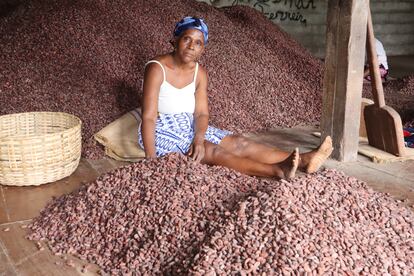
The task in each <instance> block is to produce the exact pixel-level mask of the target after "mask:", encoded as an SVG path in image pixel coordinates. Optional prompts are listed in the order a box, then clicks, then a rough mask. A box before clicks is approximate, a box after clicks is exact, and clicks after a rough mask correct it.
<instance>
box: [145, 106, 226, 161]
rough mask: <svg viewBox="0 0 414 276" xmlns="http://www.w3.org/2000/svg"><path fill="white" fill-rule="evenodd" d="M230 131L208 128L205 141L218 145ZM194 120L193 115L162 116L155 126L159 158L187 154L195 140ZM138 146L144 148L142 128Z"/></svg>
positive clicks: (160, 115) (156, 147) (159, 116)
mask: <svg viewBox="0 0 414 276" xmlns="http://www.w3.org/2000/svg"><path fill="white" fill-rule="evenodd" d="M230 134H232V133H231V132H230V131H227V130H221V129H218V128H215V127H211V126H208V128H207V131H206V135H205V137H204V139H205V140H207V141H209V142H211V143H213V144H216V145H218V144H219V143H220V142H221V140H222V139H223V138H224V137H226V136H227V135H230ZM194 136H195V133H194V118H193V114H192V113H177V114H162V113H160V114H159V115H158V118H157V122H156V125H155V149H156V154H157V156H158V157H159V156H163V155H165V154H167V153H171V152H180V153H182V154H186V153H187V152H188V151H189V150H190V146H191V144H192V143H193V140H194ZM138 144H139V145H140V146H141V148H144V144H143V142H142V134H141V126H139V128H138Z"/></svg>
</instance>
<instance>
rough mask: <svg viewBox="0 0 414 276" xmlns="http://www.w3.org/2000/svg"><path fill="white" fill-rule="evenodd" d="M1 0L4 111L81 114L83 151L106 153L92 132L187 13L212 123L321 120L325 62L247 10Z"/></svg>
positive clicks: (118, 106) (126, 98) (191, 4)
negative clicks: (197, 28) (201, 30)
mask: <svg viewBox="0 0 414 276" xmlns="http://www.w3.org/2000/svg"><path fill="white" fill-rule="evenodd" d="M1 7H2V10H1V11H0V68H1V71H2V74H0V115H3V114H9V113H18V112H31V111H60V112H68V113H71V114H74V115H77V116H78V117H80V118H81V119H82V121H83V130H82V134H83V152H82V154H83V156H84V157H89V158H98V157H100V156H102V153H103V152H102V151H101V150H99V148H98V147H97V146H96V145H95V142H94V140H93V138H92V135H93V134H94V133H96V132H97V131H99V130H100V129H101V128H103V127H104V126H106V125H107V124H109V123H110V122H111V121H113V120H115V119H117V118H118V117H120V116H121V115H122V114H124V113H125V112H127V111H130V110H131V109H133V108H135V107H137V106H139V105H140V99H141V96H142V91H141V86H142V81H143V72H144V64H145V63H146V62H147V61H148V60H150V59H151V58H153V57H154V56H156V55H159V54H162V53H166V52H169V51H171V50H172V47H171V45H170V42H169V41H170V39H171V38H172V30H173V27H174V24H175V23H176V22H177V21H178V20H179V19H181V18H182V17H183V16H187V15H194V16H200V17H203V18H205V19H206V21H207V23H208V25H209V28H210V41H209V44H208V46H207V48H206V52H205V55H204V56H203V57H202V60H201V61H200V62H201V64H202V65H204V66H205V67H206V69H207V71H208V74H209V101H210V111H211V112H210V113H211V124H212V125H214V126H216V127H220V128H224V129H228V130H231V131H235V132H248V131H253V130H254V131H255V130H264V129H269V128H273V127H278V126H284V127H286V126H294V125H298V124H318V122H319V120H320V114H321V104H322V97H321V95H322V77H323V64H322V63H321V62H320V61H319V60H318V59H316V58H314V57H312V56H311V54H310V53H309V52H308V51H307V50H306V49H304V48H303V47H302V46H301V45H299V44H298V43H297V42H296V41H295V40H293V39H292V38H291V37H290V36H289V35H288V34H287V33H285V32H284V31H282V30H281V29H280V28H279V27H278V26H276V25H275V24H273V23H272V22H271V21H269V20H268V19H267V18H265V17H264V16H263V15H262V14H261V13H259V12H258V11H256V10H254V9H252V8H249V7H246V6H236V7H231V8H225V9H216V8H214V7H212V6H210V5H207V4H205V3H200V2H197V1H194V0H179V1H174V5H171V3H170V1H166V0H154V1H128V0H120V1H99V0H91V1H80V2H74V1H70V0H43V1H40V0H32V1H23V0H21V1H18V0H16V1H7V3H6V4H5V5H3V6H1ZM397 86H398V85H397ZM410 91H412V88H411V89H410ZM390 94H392V93H390ZM391 106H394V105H392V104H391ZM404 107H405V106H404ZM407 116H408V117H409V116H410V115H407ZM411 118H412V117H411Z"/></svg>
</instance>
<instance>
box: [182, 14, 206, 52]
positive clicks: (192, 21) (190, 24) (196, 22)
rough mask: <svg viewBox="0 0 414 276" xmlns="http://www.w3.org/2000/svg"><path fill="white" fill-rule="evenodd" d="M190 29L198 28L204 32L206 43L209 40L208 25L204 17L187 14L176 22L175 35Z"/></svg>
mask: <svg viewBox="0 0 414 276" xmlns="http://www.w3.org/2000/svg"><path fill="white" fill-rule="evenodd" d="M189 29H196V30H199V31H201V32H202V33H203V36H204V44H205V45H206V44H207V41H208V27H207V24H206V23H205V22H204V20H203V19H202V18H197V17H191V16H187V17H184V18H183V19H181V20H180V21H179V22H178V23H177V24H175V29H174V37H180V36H181V34H182V33H183V32H184V31H186V30H189Z"/></svg>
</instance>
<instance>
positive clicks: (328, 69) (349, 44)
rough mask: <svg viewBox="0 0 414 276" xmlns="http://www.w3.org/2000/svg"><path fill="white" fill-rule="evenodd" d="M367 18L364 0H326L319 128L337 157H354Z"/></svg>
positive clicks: (352, 159)
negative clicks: (323, 65) (328, 140)
mask: <svg viewBox="0 0 414 276" xmlns="http://www.w3.org/2000/svg"><path fill="white" fill-rule="evenodd" d="M367 18H368V1H367V0H349V1H340V0H330V1H328V15H327V30H326V57H325V76H324V83H323V98H322V101H323V110H322V121H321V130H322V134H323V135H322V136H323V137H325V136H327V135H330V136H331V137H332V141H333V147H334V151H333V153H332V155H331V157H332V158H334V159H337V160H340V161H354V160H356V158H357V150H358V137H359V125H358V124H356V123H355V122H359V120H360V106H361V95H362V81H363V72H364V55H365V53H364V49H365V38H366V28H365V26H366V24H367Z"/></svg>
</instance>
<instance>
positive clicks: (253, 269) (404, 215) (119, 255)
mask: <svg viewBox="0 0 414 276" xmlns="http://www.w3.org/2000/svg"><path fill="white" fill-rule="evenodd" d="M29 229H30V234H29V238H30V239H33V240H47V241H48V244H49V247H50V248H51V250H52V251H53V252H54V253H55V254H62V253H69V254H73V255H76V256H78V257H79V258H81V259H85V260H88V261H89V262H92V263H96V264H98V265H99V266H100V267H101V268H102V270H103V271H104V272H105V273H110V274H111V275H127V274H128V273H129V274H131V273H135V274H139V275H141V274H151V275H153V274H172V275H188V274H193V275H215V274H214V273H216V274H220V275H221V274H239V275H246V274H249V273H250V274H258V273H263V272H265V273H267V275H275V274H276V275H282V273H285V274H286V273H287V274H288V273H292V274H297V273H300V274H301V273H305V272H316V273H320V274H323V273H328V274H332V273H334V272H336V273H339V274H342V273H348V274H355V273H357V274H358V273H362V274H370V275H410V273H414V261H413V260H414V255H413V254H414V213H413V211H412V210H411V209H409V208H408V207H406V206H404V205H403V204H401V203H399V202H397V201H395V200H394V199H392V198H391V197H390V196H389V195H386V194H381V193H378V192H375V191H373V190H372V189H370V188H368V187H367V186H366V184H365V183H362V182H361V181H358V180H357V179H355V178H352V177H347V176H345V175H344V174H343V173H341V172H338V171H335V170H325V171H322V172H318V173H315V174H311V175H305V176H302V177H296V178H294V179H292V180H290V181H286V180H281V181H277V180H273V179H264V178H256V177H249V176H246V175H242V174H239V173H237V172H234V171H232V170H229V169H227V168H222V167H212V166H207V165H202V164H198V163H195V162H193V161H192V160H191V159H188V158H187V157H186V156H183V155H179V154H169V155H167V156H164V157H162V158H159V159H156V160H143V161H142V162H138V163H135V164H132V165H129V166H125V167H122V168H119V169H116V170H114V171H111V172H109V173H107V174H105V175H102V176H100V177H99V178H98V179H97V180H96V181H94V182H91V183H89V184H85V185H84V186H82V187H81V188H80V190H78V191H75V192H73V193H72V194H69V195H64V196H62V197H60V198H57V199H55V200H54V201H52V202H50V203H49V204H48V205H47V207H46V208H45V209H44V210H42V212H41V214H40V216H39V217H37V218H35V219H34V220H33V221H32V223H31V224H30V225H29Z"/></svg>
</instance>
